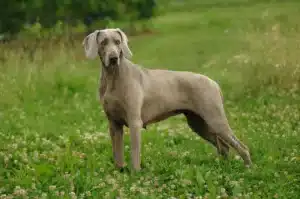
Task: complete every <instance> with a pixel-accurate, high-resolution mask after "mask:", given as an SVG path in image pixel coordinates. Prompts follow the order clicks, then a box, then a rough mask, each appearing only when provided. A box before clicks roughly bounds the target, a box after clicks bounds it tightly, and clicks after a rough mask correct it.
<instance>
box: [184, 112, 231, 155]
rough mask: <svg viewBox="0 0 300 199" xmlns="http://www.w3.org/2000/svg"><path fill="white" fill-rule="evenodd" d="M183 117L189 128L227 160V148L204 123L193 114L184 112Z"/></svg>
mask: <svg viewBox="0 0 300 199" xmlns="http://www.w3.org/2000/svg"><path fill="white" fill-rule="evenodd" d="M184 115H185V116H186V119H187V123H188V125H189V127H190V128H191V129H192V130H193V131H194V132H195V133H197V134H198V135H199V136H201V137H202V138H203V139H204V140H206V141H208V142H209V143H211V144H212V145H213V146H215V147H216V148H217V151H218V153H219V154H220V155H222V156H223V157H225V158H227V156H228V153H229V146H228V145H227V144H226V143H225V142H224V141H223V140H221V139H220V138H219V137H217V136H216V134H215V133H213V131H211V130H210V129H209V128H208V126H207V124H206V122H205V121H204V120H203V119H202V118H201V117H200V116H198V115H197V114H195V113H193V112H185V113H184Z"/></svg>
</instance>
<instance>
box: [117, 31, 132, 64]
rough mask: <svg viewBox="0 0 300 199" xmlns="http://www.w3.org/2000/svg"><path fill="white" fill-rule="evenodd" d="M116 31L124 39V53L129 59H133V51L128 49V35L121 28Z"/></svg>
mask: <svg viewBox="0 0 300 199" xmlns="http://www.w3.org/2000/svg"><path fill="white" fill-rule="evenodd" d="M116 31H117V32H118V33H119V34H120V36H121V39H122V43H121V45H122V50H123V53H124V56H125V57H126V58H127V59H130V58H131V57H132V52H131V50H130V49H129V47H128V38H127V36H126V34H125V33H124V32H123V31H122V30H121V29H119V28H116Z"/></svg>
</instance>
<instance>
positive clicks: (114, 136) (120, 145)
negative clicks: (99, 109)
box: [109, 121, 125, 168]
mask: <svg viewBox="0 0 300 199" xmlns="http://www.w3.org/2000/svg"><path fill="white" fill-rule="evenodd" d="M109 131H110V137H111V142H112V152H113V157H114V161H115V164H116V166H117V167H118V168H122V167H124V166H125V163H124V138H123V137H124V136H123V134H124V131H123V126H122V125H120V124H117V123H116V122H114V121H109Z"/></svg>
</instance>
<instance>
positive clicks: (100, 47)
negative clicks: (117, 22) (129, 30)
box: [82, 28, 132, 67]
mask: <svg viewBox="0 0 300 199" xmlns="http://www.w3.org/2000/svg"><path fill="white" fill-rule="evenodd" d="M82 44H83V46H84V50H85V55H86V57H87V58H89V59H95V58H96V57H97V55H99V56H100V59H101V60H102V63H103V64H104V66H105V67H114V66H118V65H119V64H120V60H121V59H122V58H123V56H124V57H126V58H127V59H130V58H131V56H132V53H131V51H130V49H129V47H128V39H127V36H126V35H125V33H124V32H123V31H122V30H120V29H119V28H116V29H103V30H95V31H94V32H92V33H90V34H89V35H88V36H86V37H85V38H84V40H83V43H82Z"/></svg>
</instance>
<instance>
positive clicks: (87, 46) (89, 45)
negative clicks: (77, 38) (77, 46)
mask: <svg viewBox="0 0 300 199" xmlns="http://www.w3.org/2000/svg"><path fill="white" fill-rule="evenodd" d="M99 34H100V30H95V31H94V32H92V33H90V34H89V35H88V36H86V37H85V38H84V40H83V42H82V45H83V47H84V51H85V56H86V57H87V58H89V59H95V58H96V57H97V55H98V42H97V39H98V36H99Z"/></svg>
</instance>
